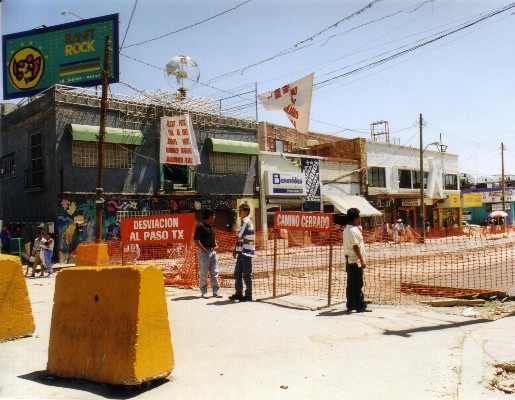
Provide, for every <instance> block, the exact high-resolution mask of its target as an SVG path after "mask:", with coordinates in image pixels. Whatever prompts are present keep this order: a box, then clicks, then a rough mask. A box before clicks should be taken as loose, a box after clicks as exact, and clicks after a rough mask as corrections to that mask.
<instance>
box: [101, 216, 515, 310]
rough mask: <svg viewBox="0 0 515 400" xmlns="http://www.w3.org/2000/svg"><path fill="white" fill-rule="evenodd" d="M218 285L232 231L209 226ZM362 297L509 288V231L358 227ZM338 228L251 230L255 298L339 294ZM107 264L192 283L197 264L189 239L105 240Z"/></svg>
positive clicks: (226, 278) (230, 263)
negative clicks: (362, 246) (131, 243)
mask: <svg viewBox="0 0 515 400" xmlns="http://www.w3.org/2000/svg"><path fill="white" fill-rule="evenodd" d="M215 234H216V240H217V243H218V250H217V256H218V263H219V269H220V281H221V285H222V287H225V288H228V289H229V288H233V287H234V279H233V271H234V264H235V260H234V258H233V249H234V244H235V241H236V235H235V233H232V232H223V231H220V230H215ZM363 236H364V238H365V242H366V260H367V268H366V270H365V275H364V279H365V287H364V292H365V296H366V298H367V299H368V300H373V301H385V302H389V301H394V302H395V301H406V300H420V298H421V297H426V296H431V297H465V296H472V295H477V294H484V293H491V292H506V291H508V290H510V289H514V288H515V272H514V271H515V268H514V264H515V241H514V239H515V233H514V232H512V231H497V230H493V231H490V230H488V231H487V230H485V231H483V230H482V229H477V231H470V230H465V231H464V230H462V229H458V228H447V229H441V230H432V231H429V232H426V237H425V240H424V242H423V243H421V240H420V235H419V233H418V232H415V231H413V230H408V231H405V232H404V234H402V235H400V236H399V238H398V240H397V241H394V240H393V238H392V237H391V235H390V234H389V233H383V231H382V229H381V228H380V227H379V228H377V229H375V230H370V231H363ZM341 242H342V227H341V226H338V225H335V227H334V229H333V231H332V232H331V233H320V232H308V231H285V230H277V231H276V230H274V229H271V230H269V231H268V232H267V233H266V235H264V234H263V233H259V232H258V233H257V235H256V256H255V257H254V259H253V286H254V296H255V297H256V298H264V297H273V296H282V295H287V294H295V295H303V296H313V297H317V298H322V299H325V298H327V299H328V301H329V302H332V303H336V302H337V301H342V300H344V299H345V287H346V280H347V277H346V272H345V265H344V257H343V248H342V243H341ZM108 246H109V253H110V257H111V262H112V264H115V265H116V264H129V263H138V264H143V263H144V264H155V265H158V266H160V267H161V268H162V270H163V274H164V277H165V284H167V285H177V286H186V287H192V288H197V287H198V286H199V268H198V261H197V256H196V249H195V245H194V243H193V242H191V243H187V244H168V245H140V246H139V254H138V251H137V250H134V249H130V248H127V247H125V248H124V247H123V246H121V244H120V242H117V241H109V242H108Z"/></svg>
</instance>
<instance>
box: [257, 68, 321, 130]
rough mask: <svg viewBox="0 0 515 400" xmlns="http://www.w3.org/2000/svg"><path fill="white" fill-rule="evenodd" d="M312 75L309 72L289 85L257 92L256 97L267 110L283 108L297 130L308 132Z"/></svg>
mask: <svg viewBox="0 0 515 400" xmlns="http://www.w3.org/2000/svg"><path fill="white" fill-rule="evenodd" d="M314 75H315V74H314V73H311V74H309V75H307V76H305V77H304V78H301V79H299V80H298V81H295V82H292V83H290V84H289V85H284V86H282V87H280V88H277V89H275V90H273V91H271V92H265V93H262V94H259V95H258V99H259V101H260V103H261V104H262V105H263V107H265V110H267V111H277V110H281V109H282V110H284V112H286V115H287V116H288V119H289V120H290V121H291V123H292V124H293V126H294V127H295V129H296V130H297V131H298V132H301V133H308V128H309V113H310V111H311V97H312V94H313V77H314Z"/></svg>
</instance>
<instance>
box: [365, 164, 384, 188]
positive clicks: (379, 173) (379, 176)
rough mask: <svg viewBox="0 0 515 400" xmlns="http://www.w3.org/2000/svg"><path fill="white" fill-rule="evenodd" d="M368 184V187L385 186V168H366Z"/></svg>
mask: <svg viewBox="0 0 515 400" xmlns="http://www.w3.org/2000/svg"><path fill="white" fill-rule="evenodd" d="M368 185H369V186H370V187H381V188H385V187H386V179H385V169H384V168H380V167H371V168H369V169H368Z"/></svg>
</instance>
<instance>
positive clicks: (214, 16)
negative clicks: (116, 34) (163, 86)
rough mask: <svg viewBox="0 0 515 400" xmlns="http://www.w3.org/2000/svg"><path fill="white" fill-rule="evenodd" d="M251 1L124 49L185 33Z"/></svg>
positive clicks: (248, 0) (247, 0)
mask: <svg viewBox="0 0 515 400" xmlns="http://www.w3.org/2000/svg"><path fill="white" fill-rule="evenodd" d="M251 1H252V0H246V1H244V2H243V3H240V4H238V5H237V6H235V7H233V8H229V9H228V10H225V11H222V12H221V13H218V14H216V15H213V16H212V17H209V18H206V19H203V20H202V21H199V22H196V23H194V24H191V25H188V26H185V27H184V28H181V29H177V30H176V31H173V32H170V33H165V34H164V35H161V36H158V37H155V38H152V39H147V40H144V41H143V42H139V43H134V44H131V45H128V46H126V47H125V48H126V49H127V48H129V47H134V46H140V45H142V44H145V43H149V42H153V41H155V40H159V39H162V38H164V37H167V36H170V35H174V34H176V33H179V32H182V31H185V30H186V29H190V28H193V27H195V26H198V25H200V24H203V23H204V22H207V21H210V20H212V19H215V18H217V17H219V16H221V15H224V14H227V13H228V12H231V11H233V10H236V9H237V8H239V7H241V6H243V5H244V4H246V3H250V2H251Z"/></svg>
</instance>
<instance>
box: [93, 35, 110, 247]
mask: <svg viewBox="0 0 515 400" xmlns="http://www.w3.org/2000/svg"><path fill="white" fill-rule="evenodd" d="M110 57H111V38H110V37H109V36H106V38H105V49H104V67H103V69H102V99H101V101H100V132H99V135H98V159H97V166H98V170H97V188H96V198H95V205H96V218H95V242H96V243H100V242H101V241H102V226H103V221H102V208H103V205H104V147H105V135H106V126H107V91H108V88H109V58H110Z"/></svg>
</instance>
